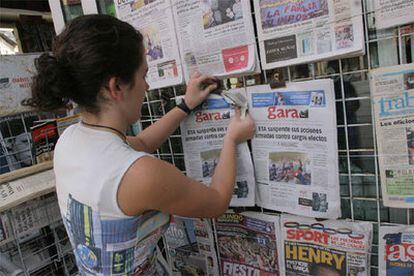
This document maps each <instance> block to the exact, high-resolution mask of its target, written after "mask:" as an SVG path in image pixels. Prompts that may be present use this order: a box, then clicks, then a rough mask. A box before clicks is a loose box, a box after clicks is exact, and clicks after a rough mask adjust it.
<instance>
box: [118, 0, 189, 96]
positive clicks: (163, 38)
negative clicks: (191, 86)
mask: <svg viewBox="0 0 414 276" xmlns="http://www.w3.org/2000/svg"><path fill="white" fill-rule="evenodd" d="M172 2H174V1H172V0H156V1H142V0H124V1H115V8H116V15H117V17H118V18H119V19H121V20H123V21H126V22H128V23H129V24H131V25H132V26H134V28H136V29H137V30H139V31H140V32H141V34H142V35H143V37H144V46H145V56H146V59H147V62H148V73H147V81H148V84H149V86H150V89H156V88H162V87H167V86H173V85H177V84H181V83H182V82H183V75H182V68H181V62H180V54H179V49H178V46H177V45H178V42H177V37H176V35H175V30H174V19H173V14H172V8H171V5H172Z"/></svg>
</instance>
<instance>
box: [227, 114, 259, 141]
mask: <svg viewBox="0 0 414 276" xmlns="http://www.w3.org/2000/svg"><path fill="white" fill-rule="evenodd" d="M240 115H241V111H240V108H238V107H237V108H236V110H235V115H234V117H233V118H232V119H231V121H230V124H229V126H228V128H227V133H226V136H225V137H224V139H230V140H231V141H232V142H234V143H235V144H240V143H242V142H245V141H247V140H250V139H252V138H253V135H254V133H255V131H256V126H255V124H254V121H253V119H252V117H251V116H250V115H249V114H246V117H245V118H243V119H242V118H241V117H240Z"/></svg>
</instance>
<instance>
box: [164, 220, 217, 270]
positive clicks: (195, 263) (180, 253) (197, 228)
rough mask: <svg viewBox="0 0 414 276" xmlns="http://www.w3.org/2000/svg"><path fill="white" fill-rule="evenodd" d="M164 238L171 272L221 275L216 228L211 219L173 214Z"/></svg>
mask: <svg viewBox="0 0 414 276" xmlns="http://www.w3.org/2000/svg"><path fill="white" fill-rule="evenodd" d="M164 237H165V239H166V242H167V248H168V250H167V254H168V259H169V261H170V266H171V270H172V275H177V276H178V275H208V276H215V275H218V262H217V254H216V250H215V247H214V237H213V231H212V228H211V224H210V223H209V221H208V220H206V219H191V218H184V217H178V216H174V219H173V221H172V222H171V225H170V227H169V228H168V230H167V232H166V233H165V235H164Z"/></svg>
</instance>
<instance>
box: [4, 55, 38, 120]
mask: <svg viewBox="0 0 414 276" xmlns="http://www.w3.org/2000/svg"><path fill="white" fill-rule="evenodd" d="M37 57H39V54H25V55H10V56H0V64H1V70H0V116H1V117H3V116H6V115H13V114H18V113H22V112H27V111H30V110H33V108H32V107H30V106H26V105H22V102H23V101H27V100H28V99H29V98H31V97H32V93H31V91H30V88H31V85H32V82H33V79H32V78H33V76H34V75H35V74H36V68H35V66H34V61H35V59H36V58H37Z"/></svg>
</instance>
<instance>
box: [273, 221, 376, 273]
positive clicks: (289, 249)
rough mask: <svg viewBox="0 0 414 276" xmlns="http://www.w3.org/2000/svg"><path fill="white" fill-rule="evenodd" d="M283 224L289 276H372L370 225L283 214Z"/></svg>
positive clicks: (283, 252)
mask: <svg viewBox="0 0 414 276" xmlns="http://www.w3.org/2000/svg"><path fill="white" fill-rule="evenodd" d="M280 224H281V229H282V234H281V236H282V246H283V250H282V254H283V261H284V264H285V269H286V276H310V275H312V276H316V275H331V276H333V275H335V276H346V275H347V276H348V275H358V276H368V275H370V250H371V245H372V235H373V229H372V224H371V223H370V222H351V221H344V220H324V221H317V220H315V219H312V218H305V217H299V216H293V215H285V214H282V216H281V222H280Z"/></svg>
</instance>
